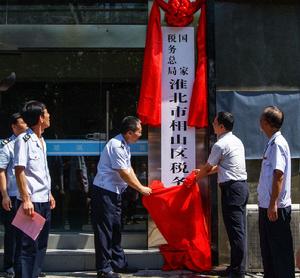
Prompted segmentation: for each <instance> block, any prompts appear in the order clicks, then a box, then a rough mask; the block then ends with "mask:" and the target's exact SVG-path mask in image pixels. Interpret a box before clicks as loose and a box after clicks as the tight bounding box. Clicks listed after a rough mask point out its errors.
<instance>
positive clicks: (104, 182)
mask: <svg viewBox="0 0 300 278" xmlns="http://www.w3.org/2000/svg"><path fill="white" fill-rule="evenodd" d="M130 158H131V153H130V148H129V146H128V144H127V143H126V141H125V139H124V137H123V135H122V134H119V135H117V136H116V137H114V138H112V139H111V140H109V141H108V143H107V144H106V145H105V147H104V150H103V152H102V153H101V156H100V160H99V163H98V166H97V174H96V176H95V179H94V185H96V186H99V187H101V188H104V189H106V190H109V191H112V192H115V193H117V194H121V193H122V192H123V191H124V190H125V189H126V187H127V184H126V182H125V181H124V180H123V179H122V178H121V177H120V174H119V172H118V170H120V169H130V168H131V162H130Z"/></svg>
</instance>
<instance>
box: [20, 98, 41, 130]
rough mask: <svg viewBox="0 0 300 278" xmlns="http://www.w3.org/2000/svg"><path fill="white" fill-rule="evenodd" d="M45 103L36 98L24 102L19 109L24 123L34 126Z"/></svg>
mask: <svg viewBox="0 0 300 278" xmlns="http://www.w3.org/2000/svg"><path fill="white" fill-rule="evenodd" d="M45 109H46V105H45V104H44V103H42V102H39V101H37V100H30V101H28V102H26V103H25V104H24V106H23V108H22V110H21V116H22V118H23V120H24V121H25V123H26V124H27V125H28V126H29V127H32V126H35V125H36V124H37V123H38V122H39V118H40V116H42V115H43V114H44V110H45Z"/></svg>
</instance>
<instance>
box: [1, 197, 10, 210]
mask: <svg viewBox="0 0 300 278" xmlns="http://www.w3.org/2000/svg"><path fill="white" fill-rule="evenodd" d="M2 207H3V208H4V209H5V210H7V211H10V210H11V208H12V204H11V200H10V198H9V196H8V195H7V196H5V197H3V199H2Z"/></svg>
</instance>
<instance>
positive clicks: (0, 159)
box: [0, 147, 10, 169]
mask: <svg viewBox="0 0 300 278" xmlns="http://www.w3.org/2000/svg"><path fill="white" fill-rule="evenodd" d="M9 161H10V156H9V150H8V148H6V147H3V148H2V149H0V169H6V168H7V166H8V164H9Z"/></svg>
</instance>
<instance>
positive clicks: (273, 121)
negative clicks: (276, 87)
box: [261, 106, 284, 129]
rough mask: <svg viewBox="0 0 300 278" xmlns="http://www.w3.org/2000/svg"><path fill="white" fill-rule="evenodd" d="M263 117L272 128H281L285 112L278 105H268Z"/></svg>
mask: <svg viewBox="0 0 300 278" xmlns="http://www.w3.org/2000/svg"><path fill="white" fill-rule="evenodd" d="M261 119H263V120H265V121H266V122H267V123H268V124H269V125H270V126H271V127H272V128H276V129H280V128H281V126H282V124H283V120H284V114H283V112H282V111H281V110H280V109H279V108H278V107H276V106H268V107H266V108H265V109H264V111H263V113H262V115H261Z"/></svg>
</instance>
